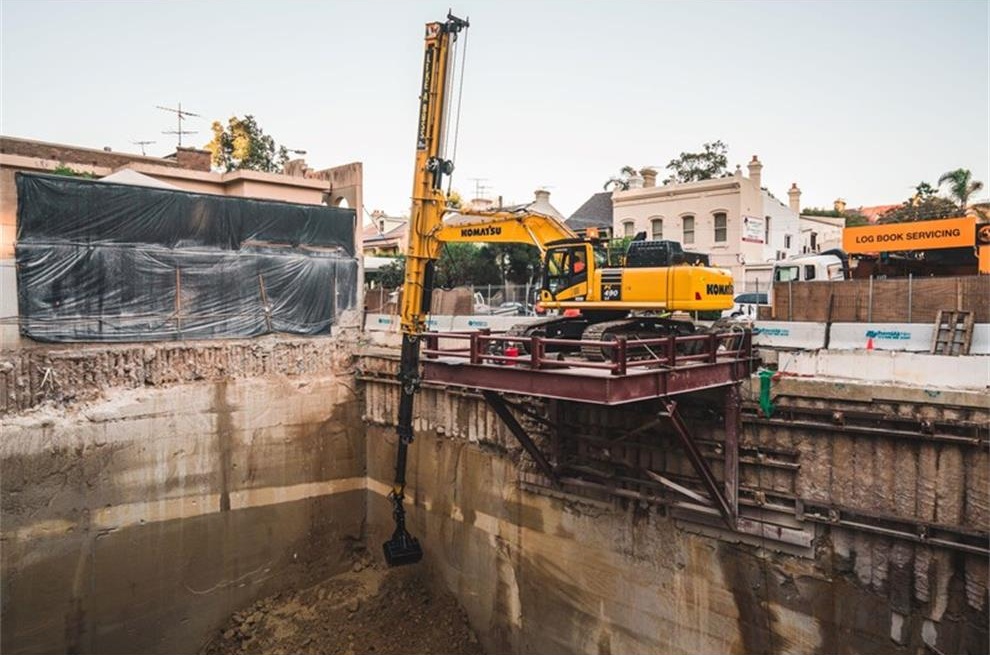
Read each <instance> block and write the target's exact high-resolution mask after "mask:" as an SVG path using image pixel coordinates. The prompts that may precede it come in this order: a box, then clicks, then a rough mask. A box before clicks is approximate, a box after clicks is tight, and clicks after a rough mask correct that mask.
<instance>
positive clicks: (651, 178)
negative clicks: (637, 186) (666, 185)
mask: <svg viewBox="0 0 990 655" xmlns="http://www.w3.org/2000/svg"><path fill="white" fill-rule="evenodd" d="M639 174H640V175H642V176H643V187H644V188H646V189H649V188H650V187H655V186H656V185H657V172H656V171H655V170H653V169H652V168H644V169H642V170H641V171H640V172H639Z"/></svg>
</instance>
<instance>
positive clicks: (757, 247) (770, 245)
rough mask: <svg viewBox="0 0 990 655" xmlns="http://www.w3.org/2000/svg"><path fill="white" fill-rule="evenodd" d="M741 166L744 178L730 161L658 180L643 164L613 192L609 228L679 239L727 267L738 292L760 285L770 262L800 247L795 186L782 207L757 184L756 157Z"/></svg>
mask: <svg viewBox="0 0 990 655" xmlns="http://www.w3.org/2000/svg"><path fill="white" fill-rule="evenodd" d="M748 168H749V177H746V176H745V175H743V172H742V169H741V168H739V167H737V168H736V171H735V173H734V174H732V175H728V176H726V177H721V178H716V179H711V180H702V181H700V182H689V183H685V184H667V185H663V186H657V184H656V172H655V171H653V170H650V169H644V170H643V171H642V172H641V173H642V178H641V181H640V179H638V178H634V180H633V184H632V185H630V188H629V189H628V190H616V191H614V192H613V193H612V212H613V218H612V221H613V230H614V232H615V234H616V236H628V237H631V236H634V235H636V234H637V233H639V232H646V235H647V238H648V239H668V240H671V241H679V242H680V243H681V244H683V246H684V249H685V250H692V251H696V252H702V253H706V254H708V255H709V258H710V261H711V263H712V265H714V266H719V267H722V268H727V269H729V270H731V271H732V275H733V277H734V278H735V279H736V285H737V288H738V289H739V290H740V291H742V290H744V289H746V290H752V289H754V288H756V287H761V288H765V286H766V285H767V284H768V283H769V281H770V276H771V274H772V269H773V262H774V261H777V260H780V259H786V258H787V257H790V256H792V255H796V254H799V253H800V252H801V247H802V242H801V234H802V232H801V217H800V207H801V190H800V189H799V188H798V187H797V184H794V185H792V186H791V188H790V189H789V190H788V193H787V195H788V204H786V205H785V204H784V203H782V202H780V201H779V200H778V199H777V198H775V197H774V196H773V195H772V194H771V193H770V192H769V191H767V190H766V189H764V188H762V187H761V182H762V180H761V178H762V170H763V164H762V163H761V162H760V160H759V159H758V158H757V157H756V156H755V155H754V156H753V160H752V161H751V162H750V163H749V165H748Z"/></svg>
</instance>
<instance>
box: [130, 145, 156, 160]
mask: <svg viewBox="0 0 990 655" xmlns="http://www.w3.org/2000/svg"><path fill="white" fill-rule="evenodd" d="M131 143H132V144H133V145H136V146H141V156H142V157H145V156H147V155H146V153H145V152H144V147H145V146H150V145H151V144H152V143H155V141H131Z"/></svg>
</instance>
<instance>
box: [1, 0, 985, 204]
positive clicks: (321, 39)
mask: <svg viewBox="0 0 990 655" xmlns="http://www.w3.org/2000/svg"><path fill="white" fill-rule="evenodd" d="M452 3H453V0H443V1H442V2H434V1H432V0H431V1H427V0H422V1H416V2H412V1H406V2H374V1H367V2H356V1H351V2H333V1H321V2H317V1H308V2H301V1H295V2H293V1H279V2H275V1H272V2H233V1H223V2H220V1H218V2H209V3H207V2H193V1H185V2H181V1H173V2H156V1H150V0H146V1H141V2H137V1H131V2H125V1H122V0H121V1H117V2H97V1H94V0H86V1H68V0H65V1H58V0H34V1H31V2H24V1H21V0H0V133H2V134H4V135H7V136H16V137H24V138H31V139H38V140H43V141H54V142H59V143H66V144H73V145H79V146H86V147H94V148H102V147H105V146H108V147H111V148H112V149H113V150H115V151H124V152H138V153H139V152H140V146H138V145H134V144H133V142H135V141H140V140H153V141H156V142H157V143H155V144H153V145H150V146H147V148H148V154H149V155H155V156H164V155H166V154H169V153H171V152H173V151H174V145H175V141H174V139H175V137H174V136H169V135H165V134H162V133H161V132H162V131H163V130H174V129H175V119H174V116H172V115H170V114H168V113H166V112H164V111H161V110H159V109H156V108H155V107H156V105H165V106H173V107H174V106H175V105H176V103H178V102H181V103H182V106H183V108H185V109H188V110H191V111H193V112H196V113H198V114H201V116H202V118H198V119H197V118H191V119H189V120H188V121H187V122H186V123H185V125H184V129H188V130H197V131H198V134H195V135H191V136H187V137H185V139H186V142H185V145H195V146H202V145H204V144H205V143H206V142H208V141H209V139H210V124H211V122H212V121H214V120H221V121H226V120H227V118H229V117H230V116H233V115H238V116H241V115H245V114H253V115H254V116H255V117H256V119H257V120H258V122H259V124H260V125H261V127H262V129H264V131H265V132H266V133H268V134H270V135H272V136H273V137H274V138H275V140H276V141H277V142H278V143H281V144H284V145H286V146H288V147H289V148H291V149H302V150H306V152H307V154H306V160H307V163H308V164H309V165H310V167H312V168H316V169H319V168H326V167H330V166H335V165H339V164H344V163H347V162H352V161H360V162H362V163H363V165H364V184H365V187H364V203H365V209H366V211H369V212H370V211H371V210H374V209H382V210H384V211H386V212H387V213H389V214H391V215H401V214H405V213H407V212H408V207H409V197H410V193H411V189H412V177H413V161H414V155H415V135H416V118H417V110H418V105H417V93H418V86H419V83H420V77H421V67H422V48H423V25H424V24H425V23H427V22H430V21H434V20H441V19H443V18H444V17H445V16H446V13H447V10H448V7H449V6H451V4H452ZM988 6H990V3H988V2H987V1H986V0H964V1H956V2H953V1H945V0H943V1H937V2H908V1H893V0H888V1H873V2H870V1H859V2H843V1H838V0H837V1H832V2H811V1H802V2H783V1H777V2H741V1H735V2H732V1H728V0H723V1H720V2H714V1H712V2H704V1H700V0H699V1H692V2H686V1H685V2H656V1H654V2H646V1H642V0H640V1H636V0H632V1H628V2H621V3H618V2H604V1H602V2H598V1H591V0H587V1H578V0H567V1H562V0H561V1H550V0H529V1H523V0H495V1H463V0H462V1H461V2H456V3H455V4H453V6H452V8H453V10H454V13H455V14H457V15H460V16H466V17H469V18H470V21H471V28H470V29H469V31H468V34H467V39H466V43H465V42H461V43H460V45H459V47H460V50H461V52H464V50H465V49H466V56H465V75H464V82H463V96H462V98H461V118H460V122H459V129H458V138H457V152H456V157H455V166H456V169H455V172H454V180H453V186H454V188H455V189H457V190H459V191H460V192H461V194H462V195H463V196H465V197H467V198H471V197H474V195H475V190H476V186H477V185H479V184H480V185H482V186H483V187H484V193H485V195H487V196H488V197H491V198H495V197H498V196H501V197H502V198H503V200H504V201H505V202H506V203H513V202H525V201H527V200H529V199H532V197H533V192H534V191H535V190H536V189H539V188H544V189H547V190H549V191H550V193H551V196H550V202H551V203H552V204H553V205H554V206H555V207H556V208H557V209H558V210H559V211H560V212H561V213H563V214H564V215H565V216H569V215H570V214H571V213H572V212H574V210H576V209H577V208H578V207H579V206H580V205H581V204H582V203H583V202H584V201H585V200H586V199H587V198H588V197H589V196H591V195H592V194H593V193H596V192H598V191H601V190H602V186H603V184H604V183H605V182H606V181H607V180H608V179H609V177H611V176H613V175H616V174H617V173H618V171H619V169H620V168H621V167H622V166H625V165H630V166H634V167H636V168H641V167H644V166H653V167H657V168H659V169H661V175H662V174H663V172H662V169H663V168H664V167H665V166H666V164H667V163H668V162H669V161H670V160H671V159H672V158H674V157H676V156H677V155H678V154H679V153H681V152H684V151H688V152H693V151H698V150H700V149H701V146H702V144H703V143H705V142H710V141H715V140H719V139H720V140H722V141H723V142H725V143H726V144H727V145H728V147H729V168H730V170H731V169H734V168H735V165H736V164H742V165H743V166H744V170H745V164H746V163H747V162H748V161H749V159H750V158H751V157H752V156H753V155H754V154H755V155H758V156H759V157H760V160H761V161H762V162H763V164H764V169H763V184H764V185H765V186H766V187H768V188H769V190H770V191H771V192H772V193H773V194H774V195H776V196H777V197H778V198H781V199H782V200H784V201H785V202H786V198H787V195H786V194H787V189H788V188H789V187H790V185H791V183H792V182H796V183H797V184H798V186H799V187H800V188H801V190H802V191H803V196H802V206H804V207H831V205H832V202H833V200H834V199H836V198H839V197H841V198H844V199H845V200H846V201H847V203H848V205H849V206H850V207H858V206H870V205H880V204H893V203H898V202H902V201H903V200H904V199H906V198H907V197H908V196H910V195H911V193H912V191H913V188H914V186H915V185H917V184H918V183H919V182H921V181H923V180H924V181H928V182H930V183H933V184H934V183H935V181H936V180H937V179H938V177H939V176H940V175H941V174H942V173H944V172H946V171H948V170H952V169H956V168H968V169H970V170H971V171H972V173H973V177H974V179H977V180H981V181H983V182H984V184H986V185H987V187H988V188H990V161H988V160H990V81H988V80H990V17H988ZM478 180H481V181H480V182H479V181H478ZM979 195H980V196H981V197H986V196H987V190H986V189H984V191H982V192H981V193H980V194H979Z"/></svg>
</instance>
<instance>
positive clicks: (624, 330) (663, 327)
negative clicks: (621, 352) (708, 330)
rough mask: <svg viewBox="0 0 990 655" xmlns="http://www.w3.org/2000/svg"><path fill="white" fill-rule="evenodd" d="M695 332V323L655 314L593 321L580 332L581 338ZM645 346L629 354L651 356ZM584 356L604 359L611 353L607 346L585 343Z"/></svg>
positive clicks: (631, 350)
mask: <svg viewBox="0 0 990 655" xmlns="http://www.w3.org/2000/svg"><path fill="white" fill-rule="evenodd" d="M690 334H695V326H694V324H693V323H691V322H689V321H675V320H671V319H669V318H659V317H656V316H633V317H630V318H624V319H621V320H618V321H603V322H601V323H594V324H592V325H590V326H588V328H587V329H586V330H585V331H584V332H583V333H582V334H581V340H582V341H615V340H616V339H617V338H618V337H620V336H623V337H626V338H634V339H656V338H659V337H668V336H671V335H674V336H686V335H690ZM654 354H655V353H653V352H651V351H650V349H649V348H648V347H646V346H642V347H637V348H631V349H630V350H628V351H627V352H626V356H627V357H629V358H631V359H637V358H643V357H652V356H654ZM581 355H582V356H583V357H584V358H586V359H588V360H590V361H599V362H600V361H604V360H606V359H609V358H610V357H611V356H612V349H611V348H609V347H608V346H597V345H591V344H587V345H583V346H581Z"/></svg>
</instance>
